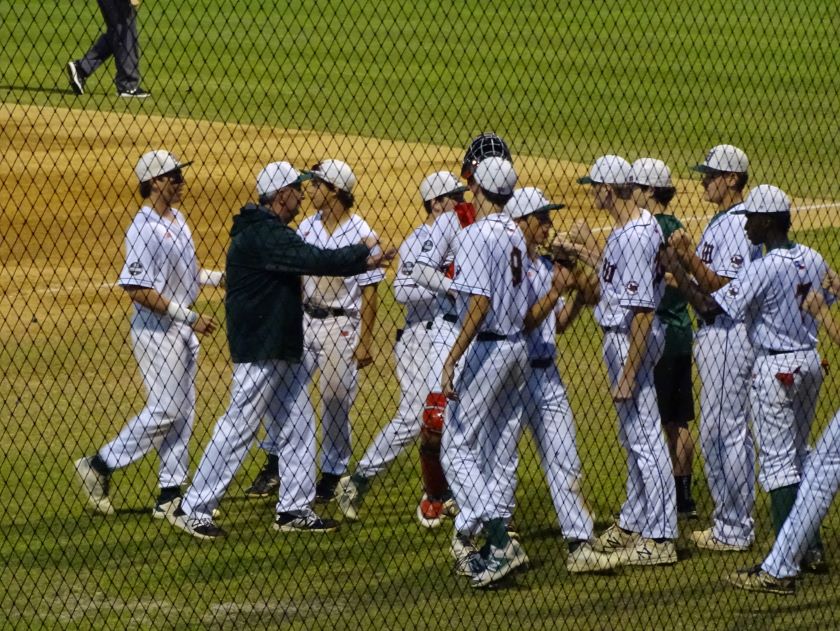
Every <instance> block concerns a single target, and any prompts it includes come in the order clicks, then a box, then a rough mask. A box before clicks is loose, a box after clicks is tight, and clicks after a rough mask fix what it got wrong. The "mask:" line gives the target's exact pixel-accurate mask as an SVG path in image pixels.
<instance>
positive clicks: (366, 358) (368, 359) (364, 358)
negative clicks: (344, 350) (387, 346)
mask: <svg viewBox="0 0 840 631" xmlns="http://www.w3.org/2000/svg"><path fill="white" fill-rule="evenodd" d="M353 360H354V361H355V362H356V367H357V368H360V369H361V368H365V367H367V366H370V365H371V364H372V363H373V355H371V354H370V349H369V348H368V347H367V346H365V345H363V344H359V345H358V346H356V349H355V350H354V351H353Z"/></svg>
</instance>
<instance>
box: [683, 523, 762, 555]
mask: <svg viewBox="0 0 840 631" xmlns="http://www.w3.org/2000/svg"><path fill="white" fill-rule="evenodd" d="M688 538H689V539H690V540H691V542H692V543H693V544H694V545H696V546H697V547H698V548H702V549H703V550H713V551H715V552H744V551H746V550H749V549H750V544H746V545H743V544H742V545H736V544H733V543H726V542H725V541H721V540H720V539H718V538H717V537H715V535H714V533H713V532H712V529H711V528H707V529H706V530H695V531H694V532H692V533H691V535H689V537H688Z"/></svg>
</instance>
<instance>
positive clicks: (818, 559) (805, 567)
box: [799, 548, 829, 574]
mask: <svg viewBox="0 0 840 631" xmlns="http://www.w3.org/2000/svg"><path fill="white" fill-rule="evenodd" d="M799 567H800V568H801V569H802V571H803V572H807V573H808V574H828V572H829V567H828V561H826V560H825V553H824V552H823V551H822V550H820V549H819V548H812V549H811V550H808V551H807V552H806V553H805V555H804V556H803V557H802V562H801V563H800V564H799Z"/></svg>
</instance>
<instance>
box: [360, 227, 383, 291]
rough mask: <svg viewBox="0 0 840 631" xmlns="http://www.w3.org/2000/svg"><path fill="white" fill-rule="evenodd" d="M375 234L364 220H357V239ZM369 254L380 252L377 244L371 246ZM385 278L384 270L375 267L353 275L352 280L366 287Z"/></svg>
mask: <svg viewBox="0 0 840 631" xmlns="http://www.w3.org/2000/svg"><path fill="white" fill-rule="evenodd" d="M371 235H372V236H377V235H376V233H375V232H374V231H373V230H372V229H371V228H370V226H368V225H367V223H366V222H365V221H359V241H363V240H365V239H367V238H368V237H369V236H371ZM370 252H371V254H374V255H376V254H381V253H382V250H381V249H380V248H379V246H376V247H375V248H373V250H371V251H370ZM384 278H385V270H383V269H375V270H370V271H368V272H363V273H361V274H358V275H356V276H353V280H355V281H356V282H357V283H359V287H367V286H368V285H375V284H376V283H380V282H382V280H383V279H384Z"/></svg>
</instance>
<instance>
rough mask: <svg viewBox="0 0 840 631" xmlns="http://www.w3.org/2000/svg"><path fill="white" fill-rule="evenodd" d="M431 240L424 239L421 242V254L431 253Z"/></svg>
mask: <svg viewBox="0 0 840 631" xmlns="http://www.w3.org/2000/svg"><path fill="white" fill-rule="evenodd" d="M432 245H433V244H432V240H431V239H426V240H425V241H423V247H421V248H420V251H421V252H431V251H432Z"/></svg>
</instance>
